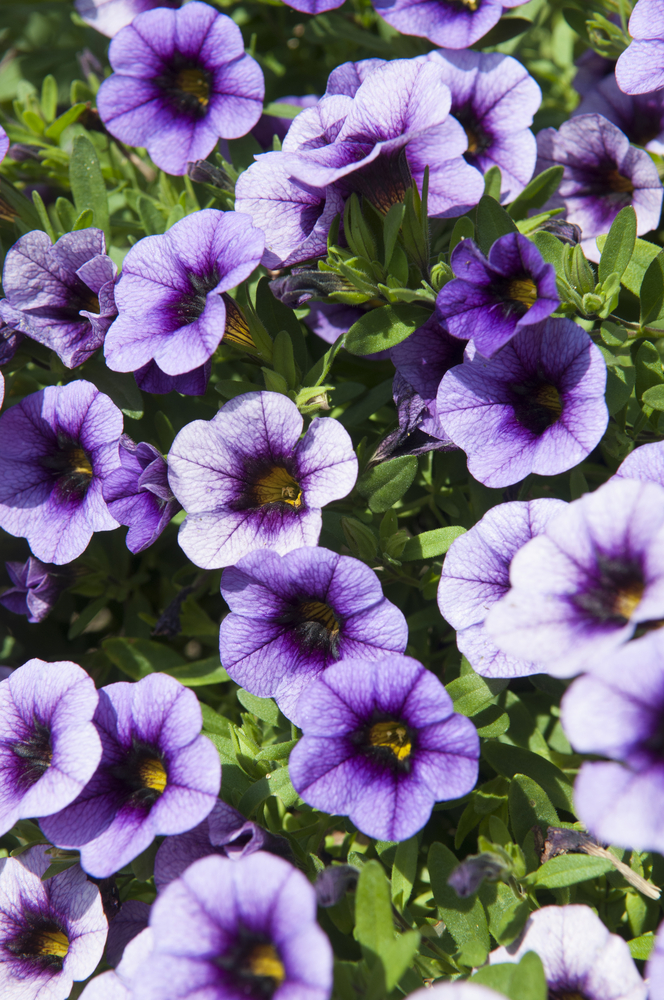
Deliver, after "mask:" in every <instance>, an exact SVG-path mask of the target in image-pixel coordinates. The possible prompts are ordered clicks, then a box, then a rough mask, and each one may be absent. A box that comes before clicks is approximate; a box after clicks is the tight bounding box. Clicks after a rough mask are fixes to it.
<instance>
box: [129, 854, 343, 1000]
mask: <svg viewBox="0 0 664 1000" xmlns="http://www.w3.org/2000/svg"><path fill="white" fill-rule="evenodd" d="M150 927H151V929H152V934H153V937H154V950H153V952H152V953H151V955H150V956H149V957H148V958H147V959H146V961H145V962H144V963H143V964H142V965H141V966H140V967H139V969H138V970H137V972H136V977H135V980H134V990H135V993H136V995H137V996H140V997H141V1000H185V998H186V997H191V998H192V1000H193V998H194V997H203V996H204V997H205V998H206V1000H235V998H238V1000H239V998H248V1000H264V998H266V997H267V998H269V997H272V996H275V997H278V1000H303V998H306V1000H327V998H328V997H329V996H330V992H331V989H332V948H331V947H330V942H329V940H328V938H327V936H326V935H325V934H324V933H323V931H322V930H321V929H320V927H319V926H318V924H317V923H316V893H315V890H314V887H313V886H312V885H311V883H310V882H309V881H308V879H307V878H306V877H305V876H304V875H303V874H302V872H300V871H298V870H297V869H296V868H294V867H293V866H292V865H290V864H289V863H288V862H287V861H284V860H283V859H282V858H277V857H274V856H273V855H271V854H265V853H263V852H258V853H256V854H252V855H251V856H250V857H245V858H241V859H240V860H239V861H236V862H235V863H231V862H230V861H228V859H227V858H220V857H208V858H202V859H201V860H200V861H196V862H194V864H193V865H190V867H189V868H187V870H186V871H185V872H184V873H183V875H182V876H181V877H180V878H178V879H175V881H173V882H171V883H170V885H168V886H166V888H165V889H163V891H162V892H161V893H160V894H159V896H158V897H157V899H156V901H155V903H154V904H153V907H152V912H151V914H150Z"/></svg>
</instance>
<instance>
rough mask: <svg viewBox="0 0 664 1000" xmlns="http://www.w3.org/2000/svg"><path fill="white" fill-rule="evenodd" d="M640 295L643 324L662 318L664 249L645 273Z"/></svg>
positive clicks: (663, 305)
mask: <svg viewBox="0 0 664 1000" xmlns="http://www.w3.org/2000/svg"><path fill="white" fill-rule="evenodd" d="M623 211H625V209H623ZM640 297H641V317H640V323H641V326H645V325H647V324H648V323H654V322H655V321H656V320H658V319H660V318H661V316H662V312H663V311H664V308H663V307H664V251H662V252H661V253H659V254H657V256H656V257H655V259H654V260H653V262H652V264H650V265H649V267H648V270H647V271H646V273H645V274H644V276H643V281H642V282H641V291H640Z"/></svg>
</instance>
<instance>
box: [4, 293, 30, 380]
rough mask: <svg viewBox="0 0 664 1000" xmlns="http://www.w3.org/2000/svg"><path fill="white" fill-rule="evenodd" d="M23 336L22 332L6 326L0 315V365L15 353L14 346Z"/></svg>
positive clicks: (15, 346)
mask: <svg viewBox="0 0 664 1000" xmlns="http://www.w3.org/2000/svg"><path fill="white" fill-rule="evenodd" d="M1 301H2V300H1V299H0V302H1ZM24 337H25V334H24V333H21V332H20V330H15V329H14V328H13V327H12V326H8V325H7V323H5V321H4V320H3V318H2V315H0V365H6V364H7V362H8V361H11V359H12V358H13V357H14V354H15V353H16V348H17V347H18V345H19V344H20V343H21V341H22V340H23V339H24Z"/></svg>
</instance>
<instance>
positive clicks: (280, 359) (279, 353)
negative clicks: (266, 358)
mask: <svg viewBox="0 0 664 1000" xmlns="http://www.w3.org/2000/svg"><path fill="white" fill-rule="evenodd" d="M272 364H273V365H274V370H275V371H276V372H278V374H279V375H281V376H282V377H283V378H284V379H285V380H286V385H287V386H288V388H289V389H295V388H296V387H297V384H298V377H297V374H296V371H295V358H294V356H293V341H292V340H291V338H290V336H289V334H288V333H287V332H286V331H285V330H280V331H279V333H278V334H277V335H276V337H275V338H274V346H273V349H272Z"/></svg>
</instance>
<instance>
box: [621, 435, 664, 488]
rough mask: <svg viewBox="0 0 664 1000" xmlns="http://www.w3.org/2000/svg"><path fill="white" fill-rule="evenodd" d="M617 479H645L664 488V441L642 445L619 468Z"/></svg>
mask: <svg viewBox="0 0 664 1000" xmlns="http://www.w3.org/2000/svg"><path fill="white" fill-rule="evenodd" d="M615 478H616V479H645V480H650V481H651V482H653V483H659V484H660V486H664V441H652V442H650V444H642V445H640V446H639V447H638V448H635V449H634V451H631V452H630V453H629V455H628V456H627V458H626V459H625V460H624V461H623V463H622V465H620V466H619V468H618V471H617V472H616V475H615Z"/></svg>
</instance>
